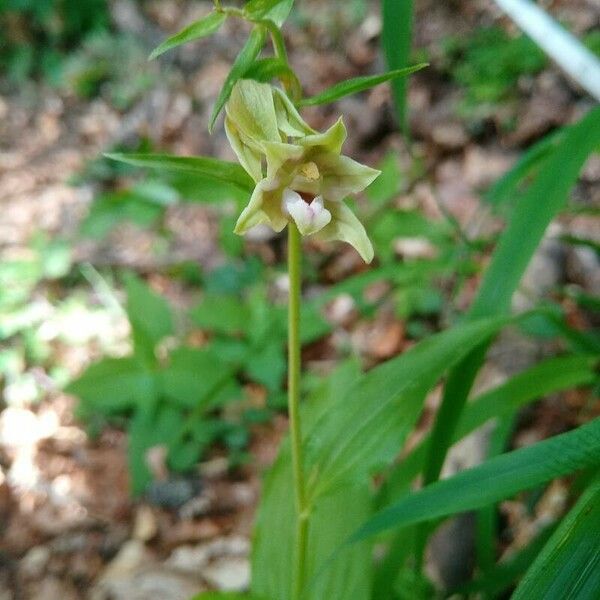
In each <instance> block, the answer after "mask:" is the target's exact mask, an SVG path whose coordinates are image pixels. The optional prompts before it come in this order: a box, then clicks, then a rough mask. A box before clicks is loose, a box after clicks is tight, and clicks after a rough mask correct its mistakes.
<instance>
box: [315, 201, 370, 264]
mask: <svg viewBox="0 0 600 600" xmlns="http://www.w3.org/2000/svg"><path fill="white" fill-rule="evenodd" d="M325 208H327V210H328V211H329V212H330V213H331V222H330V223H329V225H326V226H325V227H324V228H323V229H322V230H321V231H320V232H319V233H318V234H317V235H318V237H319V238H321V239H323V240H325V241H332V240H340V241H342V242H347V243H348V244H350V245H351V246H354V248H355V249H356V251H357V252H358V253H359V254H360V256H361V258H362V259H363V260H364V261H365V262H366V263H370V262H371V261H372V260H373V255H374V252H373V245H372V244H371V240H369V238H368V236H367V232H366V231H365V228H364V227H363V225H362V223H361V222H360V221H359V220H358V219H357V218H356V215H355V214H354V213H353V212H352V211H351V210H350V209H349V208H348V207H347V206H346V205H345V204H344V203H343V202H325Z"/></svg>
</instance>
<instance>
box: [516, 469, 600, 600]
mask: <svg viewBox="0 0 600 600" xmlns="http://www.w3.org/2000/svg"><path fill="white" fill-rule="evenodd" d="M599 536H600V478H598V477H597V478H596V481H595V482H593V483H592V484H591V485H590V487H589V488H588V489H587V490H586V491H585V492H584V494H583V495H582V496H581V498H580V499H579V502H577V504H576V505H575V506H574V507H573V509H572V510H571V511H570V512H569V514H568V515H567V516H566V517H565V519H564V520H563V521H562V523H561V524H560V525H559V527H558V529H557V530H556V532H555V533H554V535H553V536H552V537H551V538H550V540H549V541H548V543H547V544H546V546H545V547H544V549H543V550H542V551H541V553H540V554H539V556H538V557H537V559H536V561H535V562H534V563H533V565H532V566H531V568H530V569H529V570H528V571H527V573H526V575H525V578H524V579H523V581H522V582H521V584H520V585H519V586H518V587H517V589H516V590H515V593H514V594H513V595H512V597H511V598H512V600H529V599H530V598H561V599H563V600H596V599H597V598H598V593H599V592H600V537H599Z"/></svg>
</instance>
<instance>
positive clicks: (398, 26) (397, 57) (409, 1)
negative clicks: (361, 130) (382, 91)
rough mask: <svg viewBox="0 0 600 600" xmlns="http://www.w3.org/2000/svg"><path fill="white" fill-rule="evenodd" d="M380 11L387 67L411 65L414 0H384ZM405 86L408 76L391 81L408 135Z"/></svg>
mask: <svg viewBox="0 0 600 600" xmlns="http://www.w3.org/2000/svg"><path fill="white" fill-rule="evenodd" d="M381 13H382V19H383V28H382V31H381V45H382V47H383V52H384V55H385V59H386V63H387V66H388V69H394V70H395V69H403V68H405V67H406V66H407V65H408V61H409V58H410V50H411V46H412V25H413V0H381ZM406 89H407V83H406V79H396V80H395V81H393V82H392V90H393V91H394V100H395V104H396V114H397V116H398V122H399V123H400V128H401V129H402V130H403V131H404V133H405V134H407V133H408V114H407V104H406Z"/></svg>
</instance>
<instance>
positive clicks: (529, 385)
mask: <svg viewBox="0 0 600 600" xmlns="http://www.w3.org/2000/svg"><path fill="white" fill-rule="evenodd" d="M597 363H598V357H597V356H586V355H575V356H561V357H558V358H550V359H547V360H544V361H542V362H540V363H538V364H537V365H534V366H533V367H530V368H529V369H525V370H524V371H522V372H521V373H517V374H516V375H515V376H513V377H512V378H510V379H508V380H507V381H505V382H504V383H502V384H501V385H499V386H498V387H495V388H493V389H491V390H489V391H487V392H485V393H483V394H481V396H479V397H478V398H476V399H475V400H474V401H473V402H470V403H469V404H467V406H466V408H465V411H464V413H463V415H462V417H461V419H460V421H459V423H458V426H457V428H456V433H455V434H454V437H453V440H452V441H453V443H455V442H458V441H459V440H460V439H462V438H463V437H464V436H466V435H468V434H469V433H471V432H472V431H474V430H475V429H477V427H480V426H481V425H483V424H484V423H486V422H487V421H488V420H490V419H492V418H494V417H506V416H508V415H511V414H514V413H515V412H516V411H518V410H519V409H520V408H522V407H523V406H525V405H527V404H529V403H531V402H533V401H535V400H537V399H539V398H543V397H544V396H547V395H549V394H554V393H556V392H559V391H561V390H566V389H569V388H572V387H575V386H578V385H586V384H590V383H593V382H594V381H595V380H596V378H597V374H596V372H595V369H596V365H597ZM429 441H430V436H429V435H427V436H425V437H424V438H423V440H422V441H421V442H420V443H419V444H418V445H417V446H415V448H414V449H413V450H411V452H410V453H409V454H408V455H407V456H406V457H405V458H404V459H403V460H402V461H401V462H400V463H399V464H398V466H397V467H395V468H394V470H393V472H392V474H391V477H390V479H389V480H388V481H387V482H386V484H385V485H384V487H383V488H382V490H381V492H380V497H381V498H382V500H380V502H382V501H385V500H383V499H384V498H386V499H387V501H388V502H389V501H390V500H391V499H392V498H394V497H398V496H399V495H400V493H401V492H402V491H404V490H406V489H408V487H409V486H410V484H411V482H412V481H413V479H414V478H415V477H416V476H417V475H418V474H419V472H420V471H421V469H422V468H423V464H424V462H425V458H426V456H427V448H428V443H429Z"/></svg>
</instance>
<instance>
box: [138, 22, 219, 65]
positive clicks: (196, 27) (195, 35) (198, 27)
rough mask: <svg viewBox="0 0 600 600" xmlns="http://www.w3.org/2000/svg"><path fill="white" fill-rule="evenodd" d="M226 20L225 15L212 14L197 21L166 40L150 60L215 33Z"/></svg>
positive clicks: (153, 52) (151, 55) (155, 50)
mask: <svg viewBox="0 0 600 600" xmlns="http://www.w3.org/2000/svg"><path fill="white" fill-rule="evenodd" d="M226 18H227V15H225V13H220V12H211V13H210V14H209V15H207V16H206V17H204V18H203V19H200V20H198V21H195V22H194V23H192V24H191V25H188V26H187V27H185V28H184V29H182V30H181V31H180V32H179V33H176V34H175V35H173V36H171V37H170V38H168V39H166V40H165V41H164V42H163V43H162V44H161V45H160V46H158V47H157V48H155V49H154V50H153V51H152V54H150V57H149V59H148V60H152V59H154V58H156V57H157V56H160V55H161V54H164V53H165V52H167V51H168V50H171V49H173V48H176V47H177V46H181V45H182V44H186V43H187V42H191V41H193V40H198V39H200V38H203V37H206V36H209V35H211V34H213V33H215V31H217V30H218V29H219V28H220V27H221V25H223V23H224V22H225V19H226Z"/></svg>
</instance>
